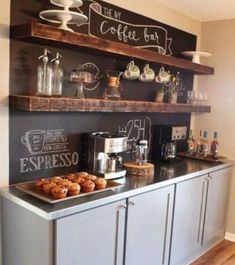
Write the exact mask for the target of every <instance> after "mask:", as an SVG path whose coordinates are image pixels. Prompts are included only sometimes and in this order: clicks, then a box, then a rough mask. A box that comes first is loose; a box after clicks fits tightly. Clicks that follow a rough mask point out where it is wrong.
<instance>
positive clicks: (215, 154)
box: [211, 132, 219, 159]
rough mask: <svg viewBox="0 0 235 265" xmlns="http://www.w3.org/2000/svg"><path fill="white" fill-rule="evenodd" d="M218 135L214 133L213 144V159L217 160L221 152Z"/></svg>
mask: <svg viewBox="0 0 235 265" xmlns="http://www.w3.org/2000/svg"><path fill="white" fill-rule="evenodd" d="M217 139H218V133H217V132H214V140H213V141H212V142H211V158H214V159H217V158H218V152H219V142H218V140H217Z"/></svg>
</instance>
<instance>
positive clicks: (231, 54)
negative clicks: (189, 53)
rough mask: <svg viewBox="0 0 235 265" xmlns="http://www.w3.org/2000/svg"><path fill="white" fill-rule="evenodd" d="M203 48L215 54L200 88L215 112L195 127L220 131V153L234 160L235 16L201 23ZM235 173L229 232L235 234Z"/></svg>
mask: <svg viewBox="0 0 235 265" xmlns="http://www.w3.org/2000/svg"><path fill="white" fill-rule="evenodd" d="M202 49H203V50H205V51H208V52H211V53H212V55H213V56H212V57H211V58H210V59H209V60H208V59H207V62H208V64H210V65H212V66H214V68H215V75H214V76H211V77H200V78H199V89H202V90H203V89H205V90H206V91H207V93H208V95H209V101H210V102H209V103H210V105H211V106H212V112H211V113H210V114H207V115H199V116H196V119H195V127H196V128H197V129H198V130H200V129H202V130H208V131H209V132H210V134H211V133H212V132H213V131H218V132H219V142H220V150H221V154H222V155H224V156H226V157H229V158H230V159H233V160H235V140H234V132H235V19H233V20H225V21H217V22H207V23H203V24H202ZM234 206H235V174H234V177H233V182H232V187H231V196H230V207H229V215H228V217H229V218H228V225H227V231H228V232H230V233H233V234H235V210H234Z"/></svg>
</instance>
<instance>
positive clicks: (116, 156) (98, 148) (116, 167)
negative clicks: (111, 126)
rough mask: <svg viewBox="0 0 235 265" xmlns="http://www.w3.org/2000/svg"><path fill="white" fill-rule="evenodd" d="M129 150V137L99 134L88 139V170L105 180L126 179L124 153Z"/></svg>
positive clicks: (94, 134) (106, 133)
mask: <svg viewBox="0 0 235 265" xmlns="http://www.w3.org/2000/svg"><path fill="white" fill-rule="evenodd" d="M126 150H127V137H125V136H119V135H113V134H111V133H109V132H97V133H92V134H90V135H89V139H88V170H92V172H93V173H94V174H98V175H101V176H103V177H104V178H105V179H116V178H120V177H124V176H125V175H126V170H125V169H123V163H122V156H121V155H120V154H121V153H122V152H125V151H126Z"/></svg>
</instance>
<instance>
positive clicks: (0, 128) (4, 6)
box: [0, 0, 10, 264]
mask: <svg viewBox="0 0 235 265" xmlns="http://www.w3.org/2000/svg"><path fill="white" fill-rule="evenodd" d="M9 20H10V0H5V1H3V2H2V3H1V9H0V47H1V48H0V73H1V74H0V147H1V149H0V186H3V185H7V184H8V179H9V154H8V152H9V148H8V144H9V140H8V135H9V132H8V116H9V115H8V100H7V98H8V94H9V85H8V84H9ZM0 203H1V201H0ZM0 207H1V206H0ZM1 257H2V254H1V208H0V264H2V262H1Z"/></svg>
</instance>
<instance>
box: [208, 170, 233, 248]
mask: <svg viewBox="0 0 235 265" xmlns="http://www.w3.org/2000/svg"><path fill="white" fill-rule="evenodd" d="M231 170H232V169H231V168H227V169H223V170H219V171H216V172H213V173H210V174H209V179H208V183H209V185H208V195H207V205H206V216H205V227H204V235H203V245H204V246H206V247H207V246H208V247H210V246H211V245H213V244H214V243H216V242H218V241H219V240H221V239H223V238H224V234H225V215H226V206H227V200H228V183H229V176H230V175H231Z"/></svg>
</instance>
